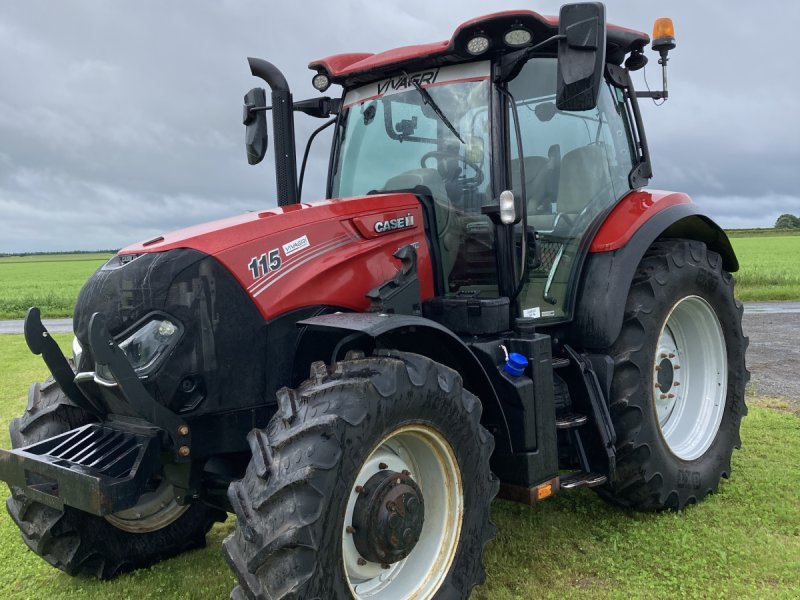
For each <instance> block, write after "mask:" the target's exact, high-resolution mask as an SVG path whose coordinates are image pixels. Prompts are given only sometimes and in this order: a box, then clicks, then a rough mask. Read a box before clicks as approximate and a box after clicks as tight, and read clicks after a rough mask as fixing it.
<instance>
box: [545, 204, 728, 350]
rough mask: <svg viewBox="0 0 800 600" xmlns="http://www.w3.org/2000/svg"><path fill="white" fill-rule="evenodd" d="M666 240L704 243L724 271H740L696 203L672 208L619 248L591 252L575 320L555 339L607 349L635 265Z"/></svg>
mask: <svg viewBox="0 0 800 600" xmlns="http://www.w3.org/2000/svg"><path fill="white" fill-rule="evenodd" d="M665 238H680V239H690V240H697V241H699V242H704V243H705V244H706V246H708V249H709V250H713V251H714V252H716V253H718V254H719V255H720V256H721V257H722V266H723V268H724V269H725V270H726V271H728V272H734V271H737V270H738V269H739V261H738V260H737V259H736V254H735V253H734V251H733V248H732V247H731V243H730V240H728V236H727V235H726V234H725V232H724V231H723V230H722V228H721V227H720V226H719V225H717V224H716V223H715V222H714V221H712V220H711V219H710V218H708V217H707V216H705V215H703V214H700V212H699V209H698V208H697V206H695V205H694V204H678V205H675V206H670V207H669V208H666V209H664V210H662V211H660V212H658V213H656V214H655V215H653V217H651V218H650V219H649V220H648V221H646V222H645V223H644V225H642V226H641V227H640V228H639V229H638V230H637V231H636V233H635V234H634V235H633V237H631V239H630V240H628V243H627V244H625V245H624V246H623V247H622V248H619V249H617V250H614V251H611V252H594V253H591V254H589V256H588V257H587V259H586V263H585V264H584V266H583V274H582V276H581V279H580V282H579V284H578V294H577V298H576V303H575V317H574V319H573V320H572V322H571V323H570V324H569V325H567V326H566V328H565V329H564V330H563V331H562V332H561V334H560V335H559V337H562V338H563V340H564V341H566V342H568V343H571V344H573V345H575V346H577V347H581V348H591V349H603V348H607V347H609V346H610V345H611V344H612V343H613V342H614V340H616V339H617V337H618V336H619V333H620V331H621V329H622V319H623V316H624V312H625V299H626V298H627V297H628V291H629V290H630V286H631V281H632V280H633V275H634V272H635V271H636V267H637V266H638V264H639V262H640V261H641V259H642V257H643V256H644V253H645V252H646V251H647V249H648V248H649V247H650V245H651V244H652V243H653V242H654V241H656V240H657V239H665Z"/></svg>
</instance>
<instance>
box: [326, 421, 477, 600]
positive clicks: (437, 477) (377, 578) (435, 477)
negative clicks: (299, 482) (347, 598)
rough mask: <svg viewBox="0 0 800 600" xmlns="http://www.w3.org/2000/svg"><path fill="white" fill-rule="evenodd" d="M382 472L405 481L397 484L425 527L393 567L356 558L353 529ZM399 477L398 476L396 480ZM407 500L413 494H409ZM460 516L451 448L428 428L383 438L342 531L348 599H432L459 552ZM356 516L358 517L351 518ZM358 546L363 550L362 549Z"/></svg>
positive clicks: (369, 461)
mask: <svg viewBox="0 0 800 600" xmlns="http://www.w3.org/2000/svg"><path fill="white" fill-rule="evenodd" d="M382 471H393V472H395V474H402V475H404V476H405V477H406V478H408V479H410V480H412V481H413V483H412V482H409V481H408V479H403V481H402V482H399V481H398V482H397V484H398V485H403V486H406V485H407V486H408V490H411V489H414V490H416V491H418V492H419V495H420V498H419V500H420V501H422V500H423V498H424V502H423V504H424V522H423V523H422V525H421V532H420V535H419V539H418V541H416V543H415V544H413V549H411V550H410V553H409V554H408V556H407V557H406V558H402V559H399V560H398V561H397V562H394V563H392V564H388V563H383V564H381V563H379V562H373V561H370V560H366V559H365V558H364V557H362V556H361V553H360V552H359V550H358V548H357V547H356V541H355V539H354V538H355V536H354V529H353V528H352V524H353V518H354V513H355V512H356V504H357V502H358V501H359V498H361V497H364V496H365V495H366V494H368V492H369V490H368V489H366V487H365V486H366V484H367V482H368V481H370V480H371V479H372V482H373V485H374V482H375V481H376V479H374V478H375V476H376V474H380V473H381V472H382ZM400 478H402V476H401V477H399V478H398V479H400ZM408 495H409V496H412V495H414V494H413V493H412V492H411V491H408ZM463 511H464V503H463V485H462V481H461V471H460V469H459V468H458V462H457V460H456V457H455V454H454V453H453V450H452V448H451V447H450V444H448V443H447V440H446V439H445V438H444V436H443V435H442V434H441V433H439V432H438V431H436V430H435V429H433V428H431V427H429V426H427V425H407V426H405V427H402V428H400V429H398V430H396V431H394V432H392V433H391V434H390V435H388V436H386V437H385V438H384V439H383V440H382V441H381V442H380V443H379V444H378V445H377V447H376V448H375V450H373V452H372V453H371V454H370V456H369V458H368V459H367V460H366V461H365V463H364V465H363V466H362V468H361V470H360V471H359V473H358V475H357V476H356V479H355V483H354V485H353V488H352V490H351V494H350V497H349V498H348V502H347V508H346V512H345V520H344V524H343V527H342V556H343V559H344V569H345V574H346V576H347V583H348V585H349V587H350V591H351V593H352V594H353V597H354V598H356V599H358V600H361V599H365V598H378V597H380V598H385V597H391V598H398V599H400V598H415V599H420V600H421V599H425V598H431V597H433V595H434V594H435V593H436V591H437V590H438V589H439V588H440V586H441V583H442V581H443V580H444V578H445V576H446V575H447V572H448V571H449V570H450V564H451V563H452V561H453V558H454V556H455V553H456V548H457V547H458V540H459V537H460V533H461V522H462V517H463ZM355 516H358V515H355ZM362 547H363V546H362Z"/></svg>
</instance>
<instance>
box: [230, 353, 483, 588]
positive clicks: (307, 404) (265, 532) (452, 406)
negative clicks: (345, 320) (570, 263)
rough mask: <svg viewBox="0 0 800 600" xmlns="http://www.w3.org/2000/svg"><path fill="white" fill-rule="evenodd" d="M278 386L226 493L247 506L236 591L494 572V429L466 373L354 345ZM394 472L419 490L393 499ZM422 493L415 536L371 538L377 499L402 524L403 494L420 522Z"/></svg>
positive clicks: (397, 584)
mask: <svg viewBox="0 0 800 600" xmlns="http://www.w3.org/2000/svg"><path fill="white" fill-rule="evenodd" d="M278 398H279V410H278V413H277V414H276V415H275V416H274V417H273V419H272V420H271V421H270V423H269V424H268V426H267V428H266V429H265V430H260V429H256V430H253V431H252V432H251V434H250V436H249V440H250V445H251V448H252V450H253V458H252V461H251V463H250V465H249V466H248V469H247V473H246V475H245V477H244V478H243V479H242V480H241V481H239V482H236V483H234V484H232V485H231V487H230V489H229V491H228V496H229V498H230V500H231V504H232V505H233V507H234V509H235V511H236V514H237V517H238V519H237V525H236V530H235V531H234V533H232V534H231V536H230V537H228V539H226V540H225V544H224V553H225V556H226V559H227V560H228V563H229V564H230V566H231V568H232V569H233V571H234V573H235V574H236V577H237V579H238V581H239V585H238V586H237V587H236V588H235V589H234V590H233V593H232V595H231V597H232V598H236V599H244V598H250V599H267V598H268V599H270V600H278V599H283V598H356V599H358V600H362V599H367V598H375V599H377V598H407V597H414V598H419V599H420V600H423V599H431V598H465V597H466V596H467V595H468V594H469V592H470V591H471V589H472V588H473V587H474V586H475V585H477V584H479V583H481V582H483V580H484V577H485V574H484V570H483V565H482V556H483V549H484V546H485V545H486V544H487V543H488V542H489V540H490V539H491V538H492V537H494V534H495V528H494V526H493V525H492V524H491V522H490V521H489V508H490V504H491V501H492V499H493V498H494V496H495V495H496V493H497V489H498V486H499V484H498V481H497V479H496V478H495V477H494V476H493V475H492V474H491V472H490V470H489V456H490V455H491V452H492V450H493V447H494V439H493V438H492V436H491V435H490V434H489V433H488V432H487V431H486V430H485V429H484V428H483V427H482V426H481V425H480V414H481V405H480V402H479V401H478V399H477V398H476V397H475V396H473V395H472V394H470V393H469V392H467V391H466V390H463V389H462V383H461V377H460V376H459V375H458V373H456V372H455V371H452V370H451V369H449V368H447V367H444V366H442V365H440V364H438V363H435V362H433V361H431V360H429V359H427V358H425V357H422V356H419V355H416V354H409V353H403V352H396V351H380V352H379V353H378V355H376V356H373V357H369V358H363V357H355V356H353V355H350V356H349V357H348V359H347V360H345V361H342V362H340V363H338V364H336V365H335V367H333V368H332V369H327V368H326V367H325V366H324V365H323V364H322V363H315V364H314V365H312V369H311V379H309V380H307V381H306V382H305V383H303V384H302V385H301V386H300V387H299V388H298V389H297V390H288V389H283V390H281V391H280V392H279V396H278ZM405 465H408V468H407V467H406V466H405ZM384 475H387V478H385V479H382V477H384ZM407 478H410V479H412V480H414V483H409V482H408V479H407ZM381 482H383V483H381ZM384 483H385V484H388V487H391V486H395V485H396V486H401V484H402V485H405V486H407V487H406V488H405V489H406V492H407V493H406V494H404V495H403V496H402V497H401V500H397V499H396V498H395V497H394V496H392V501H391V502H389V501H387V497H388V496H383V495H381V494H379V493H378V490H383V489H387V488H386V487H385V486H384ZM417 484H418V486H419V487H418V489H417V491H418V492H419V494H420V496H419V497H415V498H414V499H411V500H409V495H410V496H414V493H412V491H411V488H413V487H414V486H417ZM382 486H384V487H382ZM409 486H410V487H409ZM398 489H400V487H398ZM373 500H374V501H373ZM418 501H420V502H419V503H421V504H423V507H424V509H423V510H424V522H421V521H420V522H418V523H416V524H415V523H413V522H412V523H411V524H410V525H409V524H408V523H409V522H405V521H404V522H403V524H402V526H401V527H400V530H402V531H403V532H404V533H403V535H404V536H406V539H407V540H411V542H410V543H409V544H408V546H403V544H404V543H401V546H403V548H399V549H398V548H391V549H390V548H387V547H386V546H385V545H381V543H380V542H372V540H373V539H374V538H372V537H369V536H367V534H366V532H367V531H370V532H371V533H374V532H375V531H376V530H375V526H374V525H373V523H376V522H377V519H376V520H374V521H373V520H370V519H367V518H363V517H364V515H365V514H373V513H370V512H369V511H370V510H375V511H381V510H383V507H384V506H386V507H387V508H388V507H389V505H390V504H391V508H388V510H389V511H390V514H389V520H388V521H387V522H388V523H389V524H391V523H392V521H391V518H395V519H396V518H397V514H394V515H392V514H391V512H392V511H394V510H395V508H394V507H395V506H397V504H395V503H396V502H400V506H401V507H402V506H406V507H407V508H406V509H402V510H400V513H401V514H403V515H405V517H404V518H408V515H412V517H411V519H412V521H413V518H414V515H415V514H417V509H416V508H410V507H411V506H412V504H414V505H417V506H418V505H419V504H418ZM364 507H366V508H367V509H368V510H362V508H364ZM459 514H460V515H461V519H460V520H459V518H458V515H459ZM359 519H361V520H359ZM353 525H357V527H356V528H355V529H353V528H352V526H353ZM390 527H395V526H393V525H390ZM415 527H417V529H414V528H415ZM412 529H413V530H414V531H411V530H412ZM383 531H385V530H381V532H383ZM409 532H410V533H409ZM415 537H416V539H414V538H415ZM395 543H397V542H395ZM375 544H377V545H375ZM395 550H398V552H397V553H396V554H393V552H394V551H395ZM405 551H407V557H405V558H403V552H405ZM384 552H388V554H384ZM380 556H389V557H390V558H386V559H385V560H386V562H385V563H384V564H383V565H382V564H381V562H382V560H384V559H381V558H379V557H380ZM364 557H366V558H364Z"/></svg>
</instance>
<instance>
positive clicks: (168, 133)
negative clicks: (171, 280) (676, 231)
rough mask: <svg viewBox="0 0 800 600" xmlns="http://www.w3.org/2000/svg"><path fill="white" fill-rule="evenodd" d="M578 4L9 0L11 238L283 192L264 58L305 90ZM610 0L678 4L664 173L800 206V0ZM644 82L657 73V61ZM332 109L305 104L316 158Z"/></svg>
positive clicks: (662, 137)
mask: <svg viewBox="0 0 800 600" xmlns="http://www.w3.org/2000/svg"><path fill="white" fill-rule="evenodd" d="M559 5H560V2H554V1H550V0H542V1H540V2H538V3H530V2H522V1H508V0H495V1H493V2H486V1H480V0H457V1H449V0H441V1H438V2H436V1H432V0H371V1H367V0H336V1H335V2H331V1H330V0H326V1H324V2H323V1H317V0H303V1H295V2H284V1H281V2H273V1H269V2H268V1H261V2H255V1H244V0H242V1H239V0H228V1H226V2H213V3H212V2H190V1H189V0H184V1H176V2H163V1H144V0H136V1H129V2H105V3H101V2H92V1H84V2H79V1H71V2H67V1H64V2H54V1H48V2H44V1H37V0H25V1H24V2H11V1H10V0H0V252H24V251H44V250H69V249H82V250H88V249H99V248H118V247H121V246H125V245H128V244H129V243H132V242H135V241H138V240H140V239H145V238H149V237H152V236H154V235H157V234H159V233H162V232H164V231H168V230H171V229H175V228H179V227H182V226H185V225H190V224H194V223H200V222H203V221H208V220H212V219H216V218H219V217H222V216H226V215H231V214H236V213H240V212H243V211H246V210H254V209H260V208H264V207H269V206H274V205H275V204H276V201H275V180H274V170H273V162H272V156H271V153H270V154H268V155H267V158H266V159H265V161H264V162H263V163H262V164H261V165H259V166H257V167H251V166H249V165H248V164H247V161H246V158H245V152H244V145H243V139H244V128H243V126H242V125H241V104H242V95H243V94H244V92H245V91H247V90H248V89H249V88H251V87H254V86H256V85H259V84H260V80H256V79H254V78H252V77H251V76H250V74H249V69H248V67H247V63H246V60H245V59H246V57H247V56H258V57H262V58H266V59H267V60H269V61H271V62H273V63H275V64H276V65H278V66H279V67H280V68H281V69H282V70H283V72H284V73H285V74H286V76H287V78H288V80H289V83H290V85H291V87H292V91H293V93H294V96H295V99H302V98H306V97H312V96H316V95H317V92H316V91H315V90H314V89H313V88H312V87H311V85H310V80H311V76H312V73H311V71H309V70H308V69H307V64H308V62H309V61H311V60H313V59H317V58H320V57H323V56H326V55H329V54H335V53H340V52H354V51H361V52H364V51H366V52H378V51H381V50H385V49H388V48H391V47H395V46H402V45H407V44H415V43H423V42H432V41H439V40H443V39H448V38H449V37H450V35H451V33H452V31H453V30H454V29H455V28H456V26H458V24H459V23H461V22H462V21H465V20H467V19H469V18H472V17H475V16H478V15H481V14H485V13H488V12H493V11H496V10H503V9H507V8H530V9H533V10H536V11H538V12H540V13H543V14H557V13H558V7H559ZM607 14H608V19H609V21H611V22H614V23H617V24H620V25H624V26H627V27H631V28H635V29H640V30H643V31H647V32H650V31H651V28H652V23H653V20H654V19H655V18H656V17H660V16H670V17H672V19H673V21H674V22H675V28H676V37H677V42H678V47H677V49H676V50H675V51H673V52H672V54H671V61H670V70H669V77H670V94H671V98H670V100H669V101H668V102H667V103H666V104H665V105H664V106H661V107H658V108H657V107H654V106H653V105H652V103H651V102H650V101H643V112H644V116H645V119H646V130H647V134H648V139H649V142H650V147H651V151H652V154H653V166H654V171H655V178H654V179H653V181H652V187H657V188H662V189H675V190H680V191H685V192H687V193H689V194H690V195H692V196H693V198H694V199H695V201H696V202H697V203H699V204H700V205H701V206H702V207H703V208H704V210H705V211H707V212H708V213H709V214H710V215H711V216H712V217H713V218H715V219H716V220H717V221H718V222H719V223H720V224H721V225H723V226H725V227H765V226H772V225H773V224H774V222H775V219H776V218H777V217H778V215H780V214H781V213H785V212H789V213H793V214H800V89H798V88H799V87H800V84H798V72H800V68H799V67H798V66H797V61H796V59H795V55H796V48H797V42H798V33H797V24H798V23H800V3H797V2H786V1H783V2H778V1H762V2H759V3H758V4H757V5H754V4H753V3H752V2H744V1H738V0H737V1H736V2H733V1H727V2H723V1H721V0H718V1H703V2H696V1H694V2H692V1H688V0H687V1H671V2H663V1H661V2H649V1H643V0H625V1H616V0H611V1H610V2H608V3H607ZM648 54H649V56H650V59H651V60H650V65H649V66H648V69H647V73H648V79H649V82H650V84H651V86H655V85H657V84H658V82H659V81H660V72H659V70H658V69H659V67H658V65H657V63H656V56H655V55H654V53H652V52H648ZM635 82H636V83H637V85H638V86H639V87H643V86H642V85H641V75H640V74H637V75H636V76H635ZM262 85H263V84H262ZM328 93H329V94H331V93H333V94H338V93H340V89H339V88H338V87H334V88H332V89H331V90H329V92H328ZM320 123H321V122H320V121H317V120H315V119H312V118H310V117H305V116H303V115H300V116H298V117H297V137H298V158H299V157H300V156H302V148H303V146H304V144H305V140H306V138H307V135H308V133H309V132H310V131H311V130H312V129H314V128H315V127H317V126H318V125H319V124H320ZM329 143H330V137H320V138H319V139H318V141H317V142H316V143H315V147H314V149H313V151H312V155H311V160H310V166H309V173H308V177H307V183H306V186H305V191H304V194H303V198H304V200H314V199H320V198H322V197H324V179H325V172H326V163H327V159H328V151H329Z"/></svg>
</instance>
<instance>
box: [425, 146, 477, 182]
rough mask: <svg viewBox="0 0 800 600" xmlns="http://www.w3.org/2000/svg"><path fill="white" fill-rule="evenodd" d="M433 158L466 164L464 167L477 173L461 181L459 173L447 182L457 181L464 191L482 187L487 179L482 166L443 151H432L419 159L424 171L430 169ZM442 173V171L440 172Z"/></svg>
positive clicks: (463, 157) (458, 155) (453, 153)
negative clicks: (429, 161)
mask: <svg viewBox="0 0 800 600" xmlns="http://www.w3.org/2000/svg"><path fill="white" fill-rule="evenodd" d="M431 158H442V159H448V160H454V159H455V160H456V161H458V162H461V163H464V166H466V167H469V168H470V169H472V171H473V172H474V173H475V174H474V175H473V176H472V177H464V178H461V179H459V177H458V176H459V175H460V174H461V172H460V171H459V172H457V173H454V174H452V175H451V176H450V177H449V178H448V179H447V181H457V182H458V183H459V184H461V186H462V187H463V188H464V189H475V188H476V187H478V186H480V184H482V183H483V180H484V178H485V176H484V174H483V169H482V168H481V166H480V165H479V164H478V163H476V162H473V161H471V160H467V158H466V157H465V156H461V155H460V154H457V153H455V152H445V151H443V150H431V151H430V152H426V153H425V154H423V155H422V158H420V159H419V164H420V166H421V167H422V168H423V169H427V168H429V167H428V164H427V163H428V160H430V159H431ZM439 172H440V173H441V172H442V171H441V170H440V171H439Z"/></svg>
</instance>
